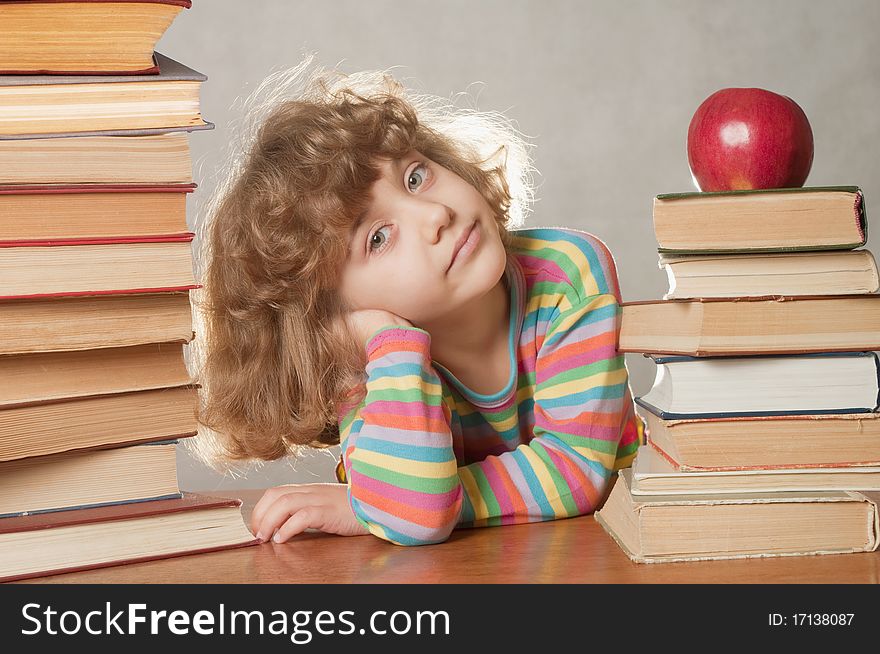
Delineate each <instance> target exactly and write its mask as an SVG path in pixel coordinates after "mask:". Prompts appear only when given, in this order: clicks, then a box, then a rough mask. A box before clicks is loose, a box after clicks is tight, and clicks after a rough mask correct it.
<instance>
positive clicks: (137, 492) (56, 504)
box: [0, 441, 181, 519]
mask: <svg viewBox="0 0 880 654" xmlns="http://www.w3.org/2000/svg"><path fill="white" fill-rule="evenodd" d="M175 443H176V441H159V442H153V443H145V444H143V445H133V446H130V447H118V448H114V449H110V450H94V451H87V452H71V453H65V454H53V455H49V456H40V457H34V458H29V459H18V460H16V461H4V462H0V478H2V479H3V484H0V519H3V518H7V517H10V516H13V515H24V514H26V513H42V512H47V511H61V510H66V511H70V510H76V509H83V508H91V507H94V506H102V505H108V504H121V503H124V502H145V501H149V500H158V499H172V498H177V497H180V496H181V494H180V489H179V487H178V484H177V447H176V445H175Z"/></svg>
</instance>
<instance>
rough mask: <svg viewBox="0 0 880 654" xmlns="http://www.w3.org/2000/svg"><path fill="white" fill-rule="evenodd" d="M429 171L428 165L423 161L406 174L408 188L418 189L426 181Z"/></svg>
mask: <svg viewBox="0 0 880 654" xmlns="http://www.w3.org/2000/svg"><path fill="white" fill-rule="evenodd" d="M427 173H428V167H427V166H426V165H425V164H423V163H422V164H419V165H418V166H416V167H415V168H413V169H412V170H411V171H410V172H409V174H408V175H407V176H406V188H407V189H409V190H410V191H417V190H418V189H419V187H420V186H421V185H422V184H424V183H425V178H426V177H427Z"/></svg>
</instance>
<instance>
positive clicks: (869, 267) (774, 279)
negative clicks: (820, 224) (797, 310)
mask: <svg viewBox="0 0 880 654" xmlns="http://www.w3.org/2000/svg"><path fill="white" fill-rule="evenodd" d="M659 266H660V268H661V269H662V270H664V271H665V272H666V276H667V278H668V279H669V291H668V292H667V293H666V295H664V296H663V297H664V299H669V300H671V299H688V298H742V297H761V296H765V297H766V296H782V297H784V296H798V295H807V296H810V295H813V296H815V295H864V294H868V293H875V292H876V291H877V290H878V289H880V280H878V276H877V262H876V261H875V260H874V255H873V254H871V252H870V251H868V250H851V251H841V252H791V253H787V254H729V255H697V254H694V255H683V256H674V255H664V256H661V257H660V262H659Z"/></svg>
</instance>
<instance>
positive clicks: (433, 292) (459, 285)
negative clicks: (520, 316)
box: [340, 151, 507, 325]
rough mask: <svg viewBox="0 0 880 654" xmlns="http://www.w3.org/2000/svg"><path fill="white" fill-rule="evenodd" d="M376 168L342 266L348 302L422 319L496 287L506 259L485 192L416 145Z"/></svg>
mask: <svg viewBox="0 0 880 654" xmlns="http://www.w3.org/2000/svg"><path fill="white" fill-rule="evenodd" d="M379 168H380V171H381V177H380V178H379V179H378V180H376V182H375V183H374V184H373V186H372V188H371V189H370V191H371V198H370V204H369V206H368V207H367V209H366V211H365V212H364V213H363V214H362V215H361V217H360V220H359V222H358V223H357V225H356V226H355V227H354V228H353V229H352V238H351V241H350V247H349V256H348V260H347V261H346V262H345V265H344V267H343V271H342V285H341V289H340V290H341V292H342V296H343V298H344V299H345V300H346V301H348V303H349V304H350V306H351V307H352V308H353V309H382V310H385V311H390V312H391V313H394V314H396V315H398V316H400V317H401V318H405V319H407V320H409V321H410V322H412V323H414V324H415V325H420V324H428V323H431V322H432V321H433V320H436V319H440V318H448V317H450V316H451V315H452V314H453V312H454V311H456V310H457V309H460V308H462V307H463V306H465V305H466V304H467V303H468V302H469V301H471V300H474V299H477V298H479V297H481V296H482V295H485V294H486V293H487V292H488V291H490V290H491V289H492V288H494V286H495V285H496V284H498V282H499V280H500V279H501V277H502V275H503V274H504V268H505V265H506V261H507V259H506V253H505V250H504V245H503V244H502V241H501V235H500V234H499V232H498V226H497V223H496V221H495V217H494V214H493V211H492V209H491V207H490V206H489V204H488V203H487V202H486V200H485V198H483V196H482V194H481V193H480V192H479V191H477V189H476V188H474V187H473V186H471V185H470V184H469V183H468V182H466V181H465V180H463V179H462V178H461V177H459V176H458V175H456V174H455V173H453V172H451V171H449V170H447V169H445V168H442V167H441V166H439V165H437V164H435V163H434V162H432V161H430V160H428V159H427V158H425V157H424V156H422V155H421V154H419V153H418V152H415V151H413V152H410V153H409V154H407V155H405V156H404V157H402V158H400V159H394V160H381V161H380V162H379ZM462 243H464V245H463V246H462Z"/></svg>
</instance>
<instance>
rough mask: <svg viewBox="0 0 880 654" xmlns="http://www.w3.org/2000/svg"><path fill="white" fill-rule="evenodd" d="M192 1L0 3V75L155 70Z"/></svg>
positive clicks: (36, 0) (30, 0) (40, 0)
mask: <svg viewBox="0 0 880 654" xmlns="http://www.w3.org/2000/svg"><path fill="white" fill-rule="evenodd" d="M190 6H191V3H190V0H139V1H133V0H124V1H114V0H65V1H64V2H59V1H58V0H27V1H26V2H0V74H4V75H9V74H31V75H34V74H40V75H45V74H53V73H54V74H76V75H96V74H107V73H126V74H130V75H133V74H151V73H156V72H158V68H157V66H156V63H155V61H154V60H153V48H154V47H155V46H156V43H157V42H158V41H159V39H160V38H161V37H162V35H163V34H164V33H165V31H166V30H167V29H168V27H169V26H170V25H171V23H172V21H173V20H174V19H175V18H176V17H177V15H178V14H179V13H180V12H181V11H182V10H183V9H188V8H189V7H190Z"/></svg>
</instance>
